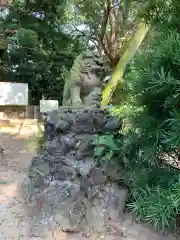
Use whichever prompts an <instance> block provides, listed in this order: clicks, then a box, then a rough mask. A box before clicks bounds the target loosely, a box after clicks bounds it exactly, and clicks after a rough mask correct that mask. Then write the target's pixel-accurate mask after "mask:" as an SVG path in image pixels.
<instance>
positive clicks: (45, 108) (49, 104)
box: [40, 100, 58, 113]
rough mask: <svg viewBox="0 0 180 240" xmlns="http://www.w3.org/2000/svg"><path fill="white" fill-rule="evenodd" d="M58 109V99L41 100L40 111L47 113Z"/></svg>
mask: <svg viewBox="0 0 180 240" xmlns="http://www.w3.org/2000/svg"><path fill="white" fill-rule="evenodd" d="M56 109H58V100H40V112H41V113H46V112H50V111H53V110H56Z"/></svg>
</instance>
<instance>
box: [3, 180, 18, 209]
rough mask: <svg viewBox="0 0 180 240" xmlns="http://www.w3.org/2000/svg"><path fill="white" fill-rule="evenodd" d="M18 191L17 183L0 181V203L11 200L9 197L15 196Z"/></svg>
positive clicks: (6, 202)
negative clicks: (2, 182)
mask: <svg viewBox="0 0 180 240" xmlns="http://www.w3.org/2000/svg"><path fill="white" fill-rule="evenodd" d="M17 191H18V184H17V183H10V184H7V183H5V184H1V183H0V203H1V204H6V205H7V204H8V203H10V201H11V198H10V197H15V196H16V194H17Z"/></svg>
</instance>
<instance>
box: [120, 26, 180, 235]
mask: <svg viewBox="0 0 180 240" xmlns="http://www.w3.org/2000/svg"><path fill="white" fill-rule="evenodd" d="M179 49H180V34H179V33H178V32H177V31H176V30H175V29H174V26H173V27H172V28H171V25H170V26H169V30H167V27H166V28H162V29H161V32H159V33H158V34H157V35H155V37H154V38H153V39H152V38H151V41H149V42H148V44H147V43H146V44H145V45H144V48H143V49H141V52H139V55H138V56H137V57H136V58H135V59H134V61H133V64H132V65H131V66H130V67H129V70H128V71H127V74H126V76H125V78H126V80H127V83H128V85H129V95H130V96H131V98H130V101H129V102H126V107H127V108H128V107H131V110H132V112H131V111H129V112H128V114H126V117H127V119H128V121H129V122H130V123H131V125H130V128H129V129H128V131H126V132H125V135H124V139H123V144H122V146H121V151H120V152H121V155H122V157H121V159H122V158H123V159H124V163H123V164H124V175H123V177H122V181H123V182H124V183H125V184H126V185H127V186H128V187H129V188H130V189H131V192H132V195H131V198H130V199H129V204H128V207H129V209H130V210H131V211H132V212H133V213H135V214H136V216H137V218H138V219H140V220H143V221H147V222H149V223H152V224H153V225H154V227H156V228H158V229H162V230H165V229H167V228H173V229H175V227H176V216H177V214H178V213H179V211H180V195H179V194H180V188H179V185H180V184H179V176H180V175H179V170H178V169H175V168H173V167H172V166H170V165H169V164H168V162H167V159H168V160H169V159H170V157H171V159H172V160H171V162H170V163H171V164H174V162H175V161H179V160H178V159H179V150H178V149H179V143H180V136H179V132H180V124H179V119H180V113H179V101H180V99H179V92H180V84H179V79H180V70H179V69H180V68H179V65H180V51H179ZM132 107H133V108H132ZM173 161H174V162H173Z"/></svg>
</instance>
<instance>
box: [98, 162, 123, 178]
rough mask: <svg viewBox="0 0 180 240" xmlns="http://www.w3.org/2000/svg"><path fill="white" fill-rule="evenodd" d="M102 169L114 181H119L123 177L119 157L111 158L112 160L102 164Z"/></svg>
mask: <svg viewBox="0 0 180 240" xmlns="http://www.w3.org/2000/svg"><path fill="white" fill-rule="evenodd" d="M102 169H103V171H104V173H105V175H106V176H107V177H108V178H110V179H111V180H113V181H119V180H120V179H121V177H122V168H121V167H120V165H119V162H118V160H117V159H111V161H107V162H104V163H103V164H102Z"/></svg>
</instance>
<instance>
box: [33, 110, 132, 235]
mask: <svg viewBox="0 0 180 240" xmlns="http://www.w3.org/2000/svg"><path fill="white" fill-rule="evenodd" d="M120 127H121V121H120V120H119V119H118V118H115V117H112V116H111V115H110V114H109V113H108V112H107V111H106V112H105V111H101V110H100V109H95V108H82V109H80V108H79V109H74V108H63V107H62V108H60V109H58V110H56V111H53V112H51V113H50V114H49V115H48V116H47V119H46V122H45V146H44V150H43V151H41V153H39V154H38V155H37V156H36V157H34V158H33V160H32V163H31V166H30V171H29V178H30V179H31V184H32V185H33V188H34V189H35V190H36V191H35V192H36V199H41V202H43V204H41V208H42V209H41V211H43V212H44V213H46V214H49V215H50V216H52V217H53V218H54V220H55V222H56V223H57V224H58V225H59V227H60V229H61V230H63V231H68V232H76V231H80V230H82V229H84V228H87V227H88V228H91V229H93V230H97V231H101V230H102V229H103V228H104V227H105V226H106V224H107V222H108V220H109V219H112V220H116V219H118V217H119V215H120V214H121V213H122V212H123V210H124V205H125V201H126V198H127V190H126V189H124V188H120V186H119V185H118V184H117V183H116V182H115V179H111V177H110V175H109V169H108V167H107V166H106V167H105V168H104V167H103V166H101V165H99V164H97V162H96V161H95V160H94V159H93V141H92V139H93V136H97V134H98V135H101V134H105V133H107V132H117V130H118V129H120ZM105 169H107V170H108V171H107V172H106V170H105ZM111 170H112V171H115V174H111V175H114V176H115V175H116V173H117V174H120V173H119V172H118V171H120V168H118V165H115V166H114V167H112V169H111Z"/></svg>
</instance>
